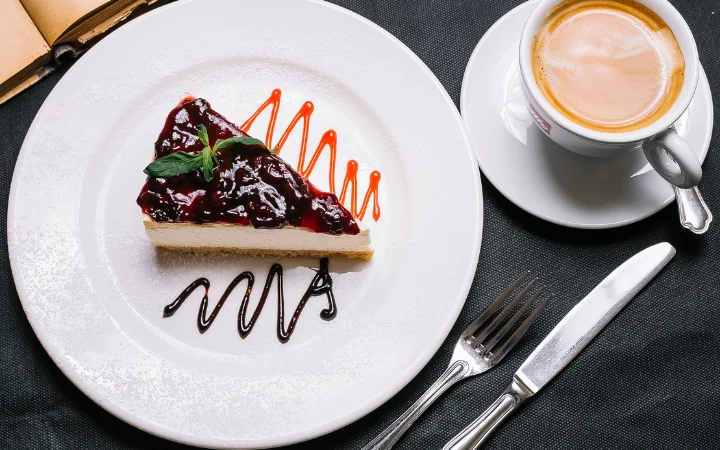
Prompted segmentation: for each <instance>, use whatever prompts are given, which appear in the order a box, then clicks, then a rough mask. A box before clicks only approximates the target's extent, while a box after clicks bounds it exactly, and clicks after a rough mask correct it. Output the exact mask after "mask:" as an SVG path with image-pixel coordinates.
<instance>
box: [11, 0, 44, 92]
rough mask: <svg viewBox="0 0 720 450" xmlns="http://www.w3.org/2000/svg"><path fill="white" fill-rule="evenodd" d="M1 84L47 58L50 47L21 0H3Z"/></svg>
mask: <svg viewBox="0 0 720 450" xmlns="http://www.w3.org/2000/svg"><path fill="white" fill-rule="evenodd" d="M0 11H2V13H0V43H2V45H0V84H3V83H4V82H5V81H7V80H9V79H10V78H12V77H13V76H15V75H17V74H18V72H21V71H23V70H25V69H26V68H27V67H28V66H31V65H32V64H33V63H35V62H36V61H38V60H39V59H41V58H43V57H45V56H46V55H47V54H48V53H49V52H50V47H49V46H48V44H47V43H46V42H45V40H44V39H43V37H42V35H41V34H40V32H39V31H38V29H37V28H36V27H35V24H34V23H33V21H32V19H30V16H28V14H27V12H26V11H25V8H23V6H22V4H20V2H19V0H0Z"/></svg>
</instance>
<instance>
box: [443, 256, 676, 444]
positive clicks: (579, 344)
mask: <svg viewBox="0 0 720 450" xmlns="http://www.w3.org/2000/svg"><path fill="white" fill-rule="evenodd" d="M673 256H675V248H674V247H673V246H672V245H670V244H668V243H667V242H662V243H660V244H656V245H653V246H652V247H649V248H647V249H645V250H643V251H641V252H640V253H638V254H636V255H635V256H633V257H632V258H630V259H628V260H627V261H625V262H624V263H623V264H622V265H621V266H620V267H618V268H617V269H615V270H614V271H613V272H612V273H611V274H610V275H608V276H607V278H605V279H604V280H603V281H601V282H600V284H599V285H597V287H595V289H593V290H592V291H591V292H590V293H589V294H588V295H587V296H585V298H583V299H582V300H581V301H580V302H579V303H578V304H577V305H575V306H574V307H573V308H572V309H571V310H570V312H568V313H567V314H566V315H565V317H563V319H562V320H561V321H560V322H559V323H558V324H557V325H556V326H555V328H553V330H552V331H551V332H550V334H548V335H547V337H546V338H545V339H544V340H543V341H542V342H541V343H540V345H538V346H537V348H536V349H535V350H534V351H533V352H532V353H531V354H530V356H529V357H528V358H527V359H526V360H525V362H523V363H522V365H521V366H520V368H519V369H518V371H517V372H515V375H514V376H513V380H512V383H511V384H510V386H509V387H508V388H507V389H505V391H504V392H503V393H502V395H501V396H500V397H499V398H498V399H497V400H496V401H495V403H493V405H492V406H490V408H488V409H487V410H486V411H485V412H484V413H483V414H482V415H480V417H478V418H477V419H475V421H473V422H472V423H471V424H470V425H468V426H467V427H466V428H465V429H464V430H463V431H461V432H460V433H459V434H458V435H457V436H455V437H454V438H453V439H452V440H450V442H448V443H447V444H446V445H445V447H443V450H474V449H477V448H478V447H479V446H480V445H481V444H482V443H483V442H484V441H485V440H486V439H487V437H488V436H489V435H490V433H492V431H493V430H495V429H496V428H497V427H498V426H499V425H500V424H501V423H502V422H503V420H505V419H506V418H507V417H508V416H509V415H510V414H511V413H512V412H514V411H515V410H516V409H517V408H518V407H519V406H520V405H521V404H522V403H523V402H524V401H525V400H527V399H528V398H530V397H532V396H533V395H535V394H537V392H538V391H540V389H542V388H543V387H545V386H546V385H547V384H548V383H549V382H550V380H552V379H553V378H554V377H555V376H556V375H557V374H558V373H560V372H561V371H562V370H563V369H564V368H565V367H566V366H567V365H568V364H569V363H570V362H571V361H572V360H573V359H574V358H575V357H576V356H577V355H578V354H579V353H580V352H581V351H582V350H583V349H584V348H585V346H587V344H588V343H589V342H590V341H591V340H592V339H593V338H594V337H595V336H597V334H598V333H599V332H600V330H602V329H603V328H604V327H605V325H607V324H608V322H610V320H612V318H613V317H615V315H616V314H617V313H618V312H620V310H621V309H622V308H623V307H624V306H625V305H627V303H628V302H629V301H630V300H631V299H632V298H633V297H634V296H635V295H636V294H637V293H638V292H640V290H641V289H642V288H643V287H645V285H647V284H648V283H649V282H650V280H652V279H653V278H654V277H655V275H657V274H658V273H659V272H660V270H662V268H663V267H665V266H666V265H667V263H668V262H670V260H671V259H672V258H673Z"/></svg>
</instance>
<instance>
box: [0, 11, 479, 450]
mask: <svg viewBox="0 0 720 450" xmlns="http://www.w3.org/2000/svg"><path fill="white" fill-rule="evenodd" d="M274 88H280V89H282V91H283V93H282V103H281V106H280V111H279V116H278V120H277V123H278V128H277V130H276V134H275V142H277V139H279V136H280V134H281V132H282V131H283V130H284V129H285V127H286V125H287V124H288V123H289V122H290V120H291V119H292V118H293V116H294V115H295V113H296V112H297V111H298V110H299V108H300V107H301V106H302V105H303V103H304V102H305V101H306V100H311V101H313V102H314V105H315V112H314V113H313V116H312V120H311V123H310V129H309V138H308V139H309V144H308V147H309V151H313V150H314V149H315V146H317V143H318V141H319V140H320V137H321V136H322V134H323V133H324V132H325V130H328V129H331V128H332V129H334V130H336V132H337V136H338V150H337V161H338V164H337V167H338V169H337V177H336V178H337V180H336V183H338V185H340V184H341V182H342V180H343V177H344V174H345V167H346V163H347V161H348V160H349V159H350V158H353V159H355V160H357V161H358V162H359V165H360V172H359V175H358V180H359V186H358V188H359V189H358V193H359V196H360V197H361V198H362V196H363V195H364V193H365V189H366V188H367V185H368V180H369V174H370V172H371V171H372V170H379V171H380V172H381V173H382V179H381V182H380V189H379V201H380V207H381V217H380V219H379V220H378V221H377V222H374V221H373V220H372V218H371V214H368V217H366V219H365V223H367V224H368V225H369V226H370V228H371V232H372V236H373V241H374V246H375V248H376V254H375V257H374V258H373V260H372V261H371V262H369V263H364V262H355V261H349V260H345V259H343V258H331V260H330V271H331V274H332V278H333V281H334V293H335V298H336V300H337V304H338V315H337V318H336V319H335V320H333V321H330V322H326V321H323V320H321V318H320V317H319V314H320V311H321V310H322V309H323V308H324V307H326V305H327V302H326V300H325V299H324V298H314V299H311V300H310V302H309V303H308V306H307V307H306V309H305V312H304V313H303V315H302V317H301V318H300V320H299V322H298V326H297V329H296V331H295V334H294V335H293V336H292V338H291V339H290V342H289V343H287V344H284V345H283V344H280V343H279V342H278V340H277V338H276V336H275V321H276V311H277V310H276V300H275V295H274V292H273V294H271V296H270V298H269V299H268V304H267V305H266V306H265V309H264V311H263V313H262V314H261V315H260V319H259V321H258V323H257V325H256V327H255V329H254V330H253V332H252V334H251V335H250V336H249V337H248V338H247V339H245V340H241V339H240V337H239V336H238V333H237V329H236V318H237V312H238V309H239V304H240V300H241V298H242V292H244V287H240V288H239V289H236V291H235V294H233V296H231V297H230V299H229V300H228V302H227V303H226V304H225V306H224V308H223V310H222V311H221V312H220V314H219V316H218V319H217V320H216V321H215V323H214V324H213V326H212V327H211V328H210V329H209V330H208V331H207V332H206V333H205V334H202V335H201V334H200V333H199V332H198V329H197V327H196V324H195V321H196V316H197V312H198V305H199V303H200V299H201V292H200V291H199V290H198V291H196V292H195V294H193V296H192V297H191V298H190V299H189V300H188V301H187V302H186V304H185V305H184V306H183V307H182V308H181V309H180V310H179V312H178V313H177V314H175V315H174V316H173V317H171V318H167V319H163V317H162V313H163V307H164V306H165V305H166V304H168V303H169V302H171V301H172V300H173V299H174V298H175V297H176V296H177V295H178V294H179V292H180V291H181V290H182V289H183V288H184V287H185V286H186V285H188V284H189V283H190V282H191V281H193V280H195V279H196V278H198V277H201V276H206V277H208V278H209V279H210V281H211V283H212V287H211V289H210V302H211V303H210V305H211V306H213V305H214V304H215V302H216V301H217V299H218V298H219V296H220V294H221V293H222V292H223V291H224V289H225V287H226V286H227V285H228V283H229V282H230V280H231V279H232V278H234V277H235V276H236V275H237V274H239V273H240V272H242V271H245V270H250V271H252V272H254V273H255V275H256V277H257V280H256V289H255V290H254V291H253V293H252V302H251V305H250V308H251V310H252V309H254V307H255V304H256V303H257V300H258V298H259V295H260V293H261V289H260V288H259V287H258V285H260V286H261V285H262V284H263V283H264V281H265V277H266V275H267V273H268V270H269V268H270V266H271V264H272V263H274V262H276V260H271V259H262V258H243V257H239V256H232V255H209V256H196V255H191V254H182V253H174V252H156V251H155V249H154V248H153V247H152V245H151V244H150V242H149V240H148V238H147V237H146V235H145V232H144V229H143V226H142V223H141V214H140V209H139V207H138V206H137V205H136V204H135V199H136V196H137V194H138V193H139V190H140V187H141V186H142V184H143V182H144V180H145V175H144V174H143V173H142V169H143V167H144V166H145V165H147V163H148V161H150V158H151V156H152V153H153V144H154V142H155V139H156V138H157V135H158V134H159V132H160V129H161V128H162V126H163V123H164V120H165V118H166V116H167V114H168V112H169V111H170V110H171V109H172V108H173V106H174V105H175V104H176V103H177V102H178V101H179V100H180V99H181V98H182V97H183V96H184V95H185V93H186V92H188V93H191V94H193V95H195V96H198V97H203V98H206V99H207V100H208V101H209V102H210V103H211V104H212V106H213V107H214V108H215V109H216V110H217V111H219V112H220V113H222V114H224V115H225V116H226V117H228V118H229V119H230V120H233V121H235V122H236V123H242V122H243V121H244V120H245V119H246V118H247V117H249V116H250V114H252V112H254V111H255V110H256V109H257V107H258V106H259V105H260V104H262V102H263V101H264V100H265V99H266V98H268V96H269V95H270V93H271V92H272V90H273V89H274ZM269 116H270V114H269V110H268V111H266V112H265V113H264V114H262V115H261V116H260V117H259V118H258V119H257V121H256V122H255V125H253V128H251V130H250V133H251V134H255V135H256V136H258V137H265V131H266V127H267V124H268V122H269ZM300 129H301V127H300V126H299V127H298V128H297V129H296V130H295V131H294V132H293V134H292V136H291V138H290V140H289V141H288V142H287V143H286V145H285V147H283V154H282V156H283V158H285V159H286V160H287V161H290V162H292V163H294V162H295V161H296V160H297V157H298V149H299V146H300V139H301V133H300ZM428 130H432V132H428ZM328 161H329V159H328V154H327V152H325V153H323V156H321V157H320V160H319V162H318V165H317V166H316V168H315V170H314V171H313V174H312V175H311V176H310V179H311V180H312V181H313V182H314V183H316V184H317V185H318V186H319V187H321V188H324V189H327V187H328V172H327V171H328V165H329V164H328ZM438 162H442V165H439V164H438ZM476 164H477V163H476V161H475V158H474V155H473V153H472V150H471V145H470V143H469V139H468V138H467V136H466V133H465V128H464V124H463V122H462V119H461V118H460V115H459V114H458V112H457V110H456V109H455V107H454V105H453V103H452V101H451V100H450V98H449V96H448V95H447V93H446V92H445V90H444V89H443V88H442V86H441V85H440V83H439V82H438V80H437V79H436V78H435V77H434V76H433V75H432V73H431V72H430V71H429V70H428V68H427V67H426V66H425V65H424V64H423V63H422V62H421V61H420V60H419V59H418V58H417V57H416V56H415V55H414V54H413V53H412V52H411V51H410V50H409V49H408V48H406V47H405V46H404V45H402V44H401V43H400V42H399V41H398V40H397V39H395V38H393V37H392V36H391V35H390V34H389V33H387V32H385V31H384V30H382V29H381V28H379V27H378V26H376V25H374V24H372V23H371V22H369V21H367V20H365V19H363V18H361V17H359V16H357V15H355V14H353V13H351V12H349V11H346V10H344V9H341V8H339V7H336V6H333V5H330V4H326V3H323V2H319V1H307V0H306V1H298V0H273V1H236V0H207V1H185V2H178V3H175V4H172V5H169V6H167V7H164V8H161V9H159V10H158V11H156V12H153V13H150V14H148V15H146V16H143V17H141V18H139V19H138V20H135V21H133V22H131V23H130V24H128V25H125V26H123V27H122V28H121V29H119V30H118V31H116V32H114V33H112V34H111V35H110V36H109V37H108V38H106V39H105V40H103V41H102V42H101V43H100V44H99V45H97V46H96V47H95V48H93V49H92V50H90V51H89V52H88V53H87V54H86V55H85V56H83V57H82V58H81V59H80V60H79V61H78V62H77V63H76V64H75V65H74V67H72V69H70V71H69V72H68V73H67V74H66V75H65V77H63V79H62V80H61V81H60V82H59V83H58V85H57V87H56V88H55V89H54V90H53V92H52V93H51V94H50V96H49V97H48V98H47V100H46V102H45V104H44V105H43V106H42V108H41V109H40V112H39V113H38V115H37V117H36V118H35V121H34V123H33V125H32V127H31V128H30V131H29V132H28V135H27V137H26V139H25V142H24V144H23V147H22V150H21V152H20V156H19V159H18V163H17V166H16V168H15V174H14V178H13V183H12V188H11V193H10V205H9V211H8V243H9V249H10V260H11V263H12V269H13V275H14V277H15V283H16V286H17V289H18V293H19V294H20V298H21V300H22V304H23V307H24V308H25V312H26V314H27V316H28V318H29V320H30V323H31V325H32V327H33V329H34V330H35V332H36V333H37V335H38V337H39V339H40V341H41V342H42V344H43V346H44V347H45V349H46V350H47V351H48V353H49V354H50V355H51V356H52V358H53V360H54V361H55V363H56V364H57V365H58V366H59V367H60V368H61V369H62V370H63V372H64V373H65V374H66V375H67V376H68V378H70V379H71V380H72V381H73V382H74V383H75V384H76V385H77V386H78V387H79V388H80V389H81V390H82V391H83V392H84V393H85V394H87V395H88V396H89V397H91V398H92V399H93V400H94V401H96V402H97V403H99V404H100V405H101V406H103V407H104V408H105V409H107V410H108V411H110V412H111V413H113V414H115V415H116V416H118V417H120V418H121V419H123V420H125V421H127V422H129V423H131V424H133V425H135V426H137V427H139V428H142V429H144V430H146V431H148V432H150V433H153V434H157V435H160V436H163V437H166V438H168V439H172V440H175V441H180V442H184V443H188V444H194V445H200V446H208V447H242V448H250V447H271V446H279V445H283V444H289V443H293V442H298V441H302V440H305V439H309V438H313V437H316V436H319V435H322V434H324V433H328V432H330V431H333V430H336V429H338V428H340V427H342V426H343V425H346V424H348V423H350V422H352V421H354V420H356V419H358V418H359V417H361V416H363V415H364V414H367V413H368V412H370V411H371V410H373V409H374V408H376V407H377V406H379V405H380V404H382V403H383V402H385V401H386V400H388V399H389V398H390V397H391V396H393V395H394V394H395V393H397V392H398V391H399V390H400V389H401V388H402V387H403V386H404V385H405V384H406V383H407V382H408V381H410V379H412V378H413V377H414V376H415V375H416V374H417V373H418V371H420V369H421V368H422V367H423V366H424V365H425V364H426V363H427V362H428V360H429V359H430V358H431V356H432V355H433V354H434V353H435V351H436V350H437V349H438V347H439V346H440V344H441V343H442V342H443V340H444V339H445V337H446V336H447V334H448V332H449V331H450V329H451V327H452V325H453V324H454V322H455V320H456V319H457V316H458V314H459V312H460V309H461V308H462V306H463V303H464V302H465V299H466V296H467V293H468V291H469V288H470V284H471V281H472V279H473V276H474V273H475V267H476V265H477V260H478V253H479V249H480V237H481V231H482V194H481V190H480V183H479V174H478V171H477V165H476ZM338 187H340V186H338ZM370 208H372V205H371V206H370ZM439 238H440V239H439ZM279 262H281V264H282V265H283V268H284V269H285V280H284V284H285V296H286V300H287V302H288V306H287V308H288V309H292V310H294V308H295V305H296V303H297V301H298V300H299V299H300V297H301V296H302V294H303V293H304V292H305V289H306V288H307V286H308V284H309V283H310V280H311V279H312V277H313V275H314V272H313V270H312V268H317V267H318V260H317V259H312V258H310V259H286V260H281V261H279ZM240 291H242V292H240Z"/></svg>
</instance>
